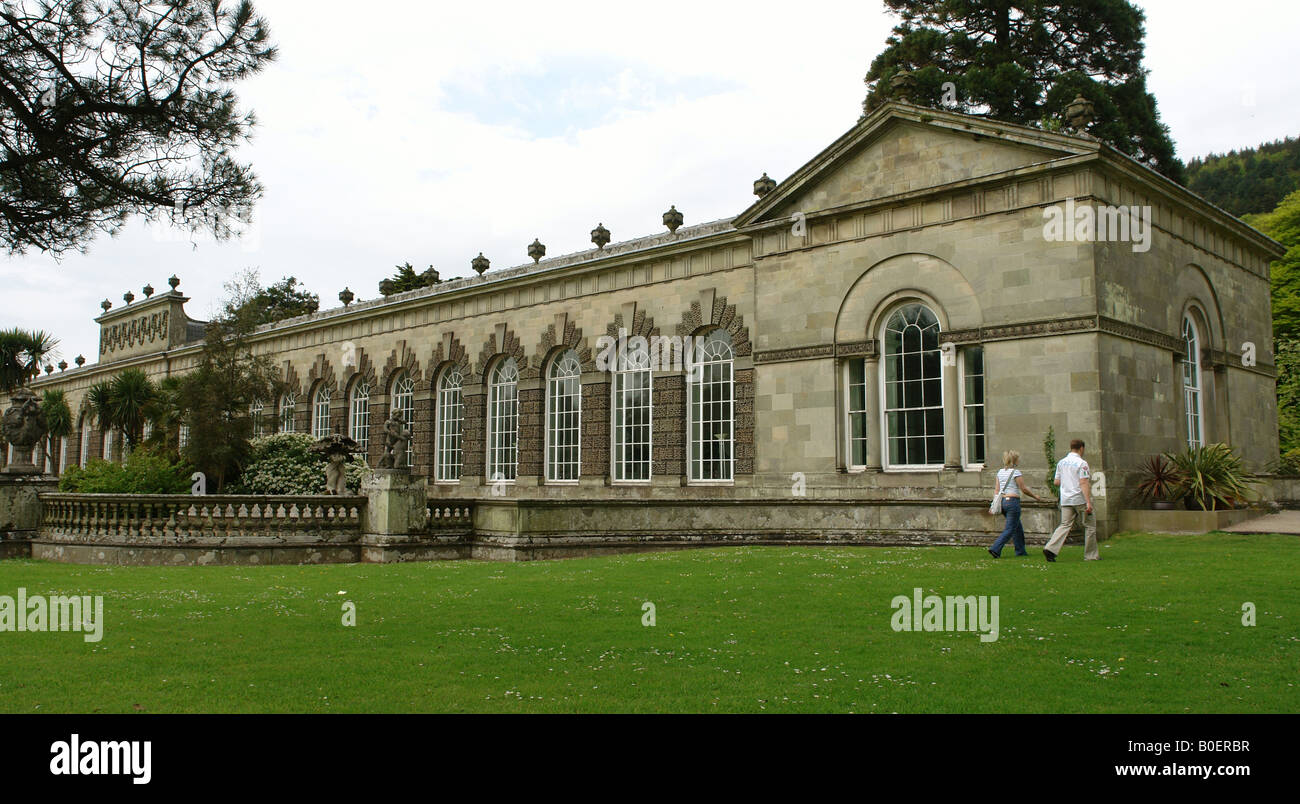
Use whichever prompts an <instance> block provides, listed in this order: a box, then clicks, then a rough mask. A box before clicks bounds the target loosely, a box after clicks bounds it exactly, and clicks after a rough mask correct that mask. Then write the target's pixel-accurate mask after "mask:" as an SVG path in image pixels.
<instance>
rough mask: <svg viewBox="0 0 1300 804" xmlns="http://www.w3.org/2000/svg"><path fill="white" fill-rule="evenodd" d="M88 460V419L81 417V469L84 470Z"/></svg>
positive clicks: (87, 417)
mask: <svg viewBox="0 0 1300 804" xmlns="http://www.w3.org/2000/svg"><path fill="white" fill-rule="evenodd" d="M88 460H90V417H89V416H82V417H81V463H80V466H81V468H82V469H85V468H86V461H88Z"/></svg>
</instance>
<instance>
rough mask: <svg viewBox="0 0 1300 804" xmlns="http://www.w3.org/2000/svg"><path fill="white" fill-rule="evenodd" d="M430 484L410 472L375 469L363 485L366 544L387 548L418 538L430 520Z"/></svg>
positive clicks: (364, 540) (363, 541)
mask: <svg viewBox="0 0 1300 804" xmlns="http://www.w3.org/2000/svg"><path fill="white" fill-rule="evenodd" d="M427 486H428V484H427V482H426V481H425V479H424V478H422V477H412V476H411V471H410V470H409V469H405V468H403V469H376V470H375V471H374V473H373V474H371V475H370V477H368V478H366V479H365V480H364V481H363V482H362V483H361V493H362V494H363V495H365V496H366V498H367V503H366V521H365V529H364V531H363V535H362V544H364V545H388V544H400V543H403V542H409V541H413V540H415V539H418V538H419V537H420V536H421V535H422V534H423V533H424V532H425V529H426V524H425V523H426V520H427V518H428V513H427V508H428V502H427V498H426V494H427Z"/></svg>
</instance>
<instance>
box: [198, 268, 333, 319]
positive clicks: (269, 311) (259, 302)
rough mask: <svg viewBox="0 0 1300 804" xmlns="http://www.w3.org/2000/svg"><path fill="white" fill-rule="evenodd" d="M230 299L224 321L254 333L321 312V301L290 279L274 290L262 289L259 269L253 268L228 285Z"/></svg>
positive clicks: (223, 309)
mask: <svg viewBox="0 0 1300 804" xmlns="http://www.w3.org/2000/svg"><path fill="white" fill-rule="evenodd" d="M225 287H226V293H227V298H226V301H225V304H224V305H223V306H222V310H221V318H222V319H223V320H224V321H225V323H226V324H227V326H228V327H234V328H235V329H239V330H252V329H253V328H256V327H260V326H262V325H263V324H272V323H275V322H276V321H282V320H284V319H286V318H296V317H297V316H300V315H309V314H311V313H314V312H316V311H317V310H319V309H320V297H319V296H317V295H316V294H315V293H312V292H311V291H309V290H307V288H306V287H304V286H302V285H300V284H298V280H297V278H296V277H292V276H286V277H284V278H283V279H281V280H280V281H279V282H276V283H275V284H273V285H271V286H270V287H262V283H261V279H260V277H259V276H258V272H257V270H256V269H255V268H249V269H247V270H245V271H244V272H243V273H241V274H239V275H238V276H236V277H235V278H234V279H232V280H231V281H229V282H227V283H226V286H225Z"/></svg>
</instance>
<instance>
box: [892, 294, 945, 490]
mask: <svg viewBox="0 0 1300 804" xmlns="http://www.w3.org/2000/svg"><path fill="white" fill-rule="evenodd" d="M912 305H918V306H920V307H923V308H925V309H926V310H928V311H929V312H930V315H932V316H934V319H935V322H936V323H937V324H938V327H939V329H938V333H939V335H940V336H942V335H943V324H942V323H941V322H939V316H938V314H937V313H935V312H934V309H933V308H932V307H930V305H929V304H927V303H925V302H923V301H920V300H919V299H913V300H909V301H906V302H903V303H902V304H899V305H896V306H895V307H894V308H893V309H891V310H890V311H889V314H888V315H887V316H885V318H884V321H883V322H882V323H881V325H880V332H879V333H878V334H879V336H880V361H881V364H880V372H879V374H880V377H879V379H878V381H877V399H879V400H880V465H881V467H882V468H883V469H884V471H887V472H941V471H943V466H944V460H943V457H942V456H940V459H939V462H938V463H923V464H916V463H905V464H895V463H892V462H891V461H890V456H889V452H890V450H889V447H890V444H889V441H890V438H889V436H890V430H889V414H890V412H891V411H893V410H923V411H928V410H935V409H936V407H935V406H928V407H927V406H924V405H923V406H922V407H921V408H890V407H889V396H888V393H887V388H888V377H889V351H888V349H889V347H888V339H887V337H886V333H887V332H888V331H889V323H890V322H891V321H892V320H893V318H894V316H895V315H896V314H898V313H900V312H901V311H902V310H903V309H904V308H907V307H911V306H912ZM925 351H926V350H922V352H921V354H922V355H924V354H925ZM930 351H939V350H938V349H935V350H930ZM923 359H924V358H923ZM944 371H945V366H944V365H943V355H942V352H941V351H940V357H939V404H938V406H937V410H938V411H939V413H940V421H941V422H944V425H943V427H944V433H943V438H944V439H947V438H948V432H947V423H946V421H945V418H944V414H945V412H946V411H947V409H948V399H947V394H946V392H945V389H944V385H945V382H944ZM922 393H924V391H922ZM924 437H926V438H928V437H930V436H928V435H927V436H924ZM926 451H927V452H928V451H929V449H928V447H927V450H926Z"/></svg>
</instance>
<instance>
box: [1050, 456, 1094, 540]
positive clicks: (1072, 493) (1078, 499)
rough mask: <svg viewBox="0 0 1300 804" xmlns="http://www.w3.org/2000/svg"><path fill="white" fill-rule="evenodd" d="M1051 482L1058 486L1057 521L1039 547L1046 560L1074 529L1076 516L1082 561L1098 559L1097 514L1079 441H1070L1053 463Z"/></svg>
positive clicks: (1086, 463) (1088, 472)
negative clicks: (1080, 531) (1066, 452)
mask: <svg viewBox="0 0 1300 804" xmlns="http://www.w3.org/2000/svg"><path fill="white" fill-rule="evenodd" d="M1052 482H1053V483H1055V484H1056V485H1058V486H1060V487H1061V524H1060V526H1059V527H1057V529H1056V531H1055V532H1054V533H1053V534H1052V538H1051V539H1050V540H1049V541H1048V542H1047V546H1046V547H1044V548H1043V555H1044V556H1045V557H1046V558H1047V560H1048V561H1055V560H1056V556H1057V554H1058V553H1060V552H1061V547H1062V546H1063V545H1064V544H1065V540H1066V539H1068V538H1069V537H1070V531H1072V530H1074V522H1075V520H1076V519H1082V520H1083V522H1082V524H1083V560H1084V561H1096V560H1097V559H1099V558H1101V553H1100V552H1098V550H1097V517H1096V516H1095V515H1094V514H1093V512H1092V479H1091V472H1090V471H1089V469H1088V462H1087V461H1085V460H1084V459H1083V441H1082V440H1080V439H1078V438H1076V439H1074V440H1073V441H1071V442H1070V454H1069V455H1066V456H1065V457H1064V458H1062V459H1061V460H1060V462H1059V463H1057V464H1056V477H1054V478H1052Z"/></svg>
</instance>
